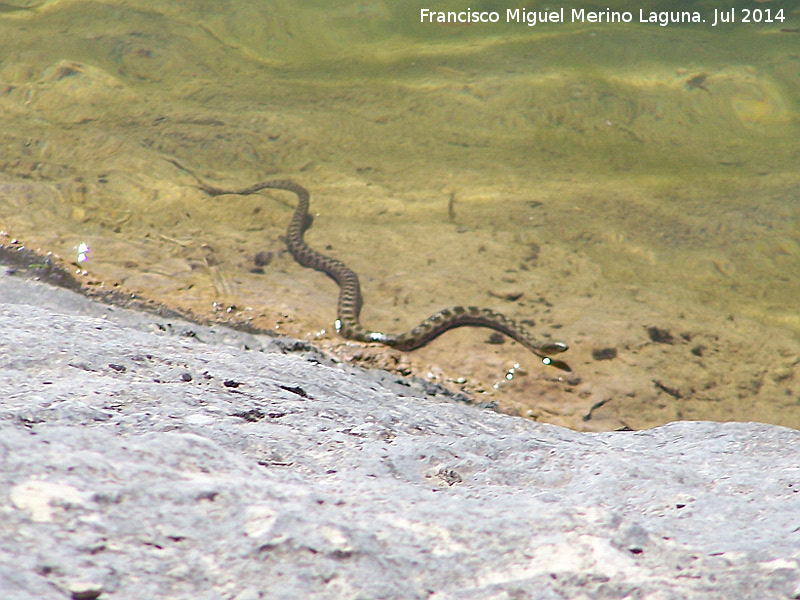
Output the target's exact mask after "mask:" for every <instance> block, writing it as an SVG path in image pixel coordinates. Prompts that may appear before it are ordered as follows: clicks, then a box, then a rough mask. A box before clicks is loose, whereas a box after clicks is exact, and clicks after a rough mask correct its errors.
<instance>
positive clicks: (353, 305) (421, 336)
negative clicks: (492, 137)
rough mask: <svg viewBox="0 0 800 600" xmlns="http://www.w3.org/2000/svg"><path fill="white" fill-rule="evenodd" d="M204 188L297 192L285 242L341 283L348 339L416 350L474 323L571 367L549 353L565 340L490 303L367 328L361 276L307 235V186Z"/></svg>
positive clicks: (342, 325)
mask: <svg viewBox="0 0 800 600" xmlns="http://www.w3.org/2000/svg"><path fill="white" fill-rule="evenodd" d="M198 181H199V183H200V188H201V189H202V190H203V191H205V192H206V193H207V194H209V195H211V196H221V195H225V194H235V195H248V194H254V193H255V192H258V191H261V190H264V189H274V190H286V191H287V192H293V193H294V194H295V195H296V196H297V199H298V203H297V208H296V209H295V211H294V214H293V215H292V220H291V221H290V223H289V229H288V230H287V231H286V246H287V248H288V249H289V252H290V253H291V255H292V256H293V257H294V259H295V260H296V261H297V262H299V263H300V264H301V265H303V266H304V267H310V268H312V269H316V270H317V271H321V272H322V273H325V274H326V275H328V276H329V277H330V278H331V279H333V280H334V281H335V282H336V283H337V284H339V305H338V310H337V314H338V318H337V319H336V330H337V331H338V332H339V333H340V334H341V335H342V336H343V337H345V338H347V339H350V340H357V341H360V342H379V343H381V344H385V345H387V346H391V347H392V348H397V349H398V350H405V351H407V350H415V349H417V348H420V347H422V346H424V345H425V344H427V343H428V342H430V341H431V340H433V339H434V338H437V337H439V336H440V335H442V334H443V333H444V332H445V331H448V330H449V329H454V328H455V327H463V326H467V325H468V326H472V327H488V328H489V329H494V330H495V331H499V332H500V333H502V334H505V335H507V336H508V337H510V338H511V339H513V340H516V341H517V342H519V343H520V344H522V345H523V346H525V348H527V349H528V350H530V351H531V352H533V353H534V354H536V355H537V356H539V357H541V358H542V362H543V363H544V364H546V365H552V366H554V367H556V368H559V369H562V370H564V371H569V370H570V368H569V366H568V365H567V364H566V363H564V362H563V361H560V360H553V359H551V358H550V356H549V355H551V354H558V353H560V352H564V351H565V350H566V349H567V345H566V344H564V343H562V342H544V343H534V342H531V341H530V340H529V339H528V338H527V337H525V336H524V335H523V334H522V330H521V329H520V327H519V326H518V325H517V324H516V323H514V322H513V321H512V320H511V319H508V318H507V317H505V316H503V315H501V314H500V313H496V312H494V311H492V310H489V309H488V308H476V307H474V306H468V307H464V306H454V307H452V308H445V309H443V310H440V311H439V312H437V313H436V314H433V315H431V316H430V317H428V318H427V319H425V320H424V321H422V323H420V324H419V325H417V326H416V327H415V328H414V329H412V330H411V331H407V332H405V333H400V334H392V333H379V332H377V331H368V330H367V329H365V328H364V327H363V326H362V325H361V322H360V321H359V314H360V313H361V303H362V298H361V285H360V284H359V282H358V275H356V274H355V273H354V272H353V271H352V270H350V269H349V268H348V267H347V266H346V265H345V264H344V263H343V262H341V261H340V260H337V259H335V258H331V257H329V256H324V255H323V254H320V253H319V252H317V251H316V250H314V249H312V248H310V247H309V246H308V245H306V243H305V241H304V240H303V234H304V233H305V230H306V228H307V227H308V226H309V223H310V217H309V214H308V206H309V201H310V198H309V194H308V191H307V190H306V189H305V188H303V187H301V186H299V185H297V184H296V183H294V182H293V181H289V180H287V179H276V180H271V181H263V182H261V183H256V184H255V185H252V186H250V187H247V188H243V189H239V190H225V189H221V188H216V187H212V186H209V185H206V184H205V183H204V182H202V181H200V180H199V179H198Z"/></svg>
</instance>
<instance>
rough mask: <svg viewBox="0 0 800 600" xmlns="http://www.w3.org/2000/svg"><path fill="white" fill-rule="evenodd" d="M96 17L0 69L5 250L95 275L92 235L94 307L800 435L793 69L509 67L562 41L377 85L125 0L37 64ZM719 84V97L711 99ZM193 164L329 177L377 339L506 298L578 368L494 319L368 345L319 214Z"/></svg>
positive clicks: (391, 75) (38, 31) (336, 216)
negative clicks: (141, 303) (291, 223)
mask: <svg viewBox="0 0 800 600" xmlns="http://www.w3.org/2000/svg"><path fill="white" fill-rule="evenodd" d="M119 10H123V9H119ZM69 18H70V9H69V7H67V6H65V7H64V8H63V10H61V9H59V10H54V11H51V12H49V13H47V16H46V18H41V19H39V20H37V21H36V22H35V23H29V24H28V29H27V30H26V31H25V32H19V31H18V30H16V29H14V30H13V31H14V32H15V33H14V34H13V35H12V33H11V31H12V27H11V23H10V22H9V21H6V22H5V23H4V22H3V21H0V24H4V26H5V27H6V28H7V29H8V31H9V34H8V36H7V38H6V39H7V40H8V41H7V42H6V44H9V45H12V44H15V45H14V48H16V49H17V50H16V53H12V54H11V56H12V58H11V59H10V60H8V61H5V62H4V63H3V65H2V69H0V81H2V83H3V84H4V85H5V89H6V92H5V94H3V95H2V97H0V108H1V109H2V112H1V113H0V114H2V117H0V118H1V119H2V124H3V126H2V132H3V133H2V134H1V135H2V141H3V145H2V155H1V156H0V165H2V174H0V229H2V230H4V232H5V233H6V235H5V236H4V237H3V238H2V239H0V242H3V243H6V244H8V243H10V242H11V240H12V239H18V240H19V241H21V242H22V243H24V244H26V245H28V246H30V247H35V248H38V249H41V250H42V251H45V252H46V251H52V252H55V253H56V254H58V255H60V256H61V257H62V258H63V262H64V264H67V265H70V263H72V262H74V261H75V260H76V258H77V248H78V245H79V244H81V243H85V244H87V245H88V246H89V247H90V248H91V250H90V252H89V254H88V257H89V259H88V260H87V261H86V262H83V263H80V264H78V263H75V264H72V265H71V266H70V268H72V269H74V270H75V271H81V272H82V274H81V275H80V277H81V280H82V282H83V283H84V284H85V286H86V287H87V288H88V289H90V290H95V291H102V290H109V289H114V290H118V291H121V292H122V293H126V294H135V295H137V296H138V297H140V298H145V299H150V300H153V301H155V302H158V303H162V304H165V305H168V306H172V307H175V308H178V309H181V310H183V311H187V312H189V313H191V314H192V315H194V316H195V317H196V318H198V319H201V320H219V321H224V322H238V323H248V324H250V325H252V326H255V327H258V328H263V329H273V330H277V331H279V332H281V333H286V334H290V335H293V336H296V337H300V338H303V339H309V340H310V341H313V342H314V343H315V344H317V345H319V346H320V347H322V348H324V349H325V350H327V351H329V352H330V353H332V354H335V355H337V356H339V357H342V358H346V359H348V360H353V361H355V362H358V363H360V364H365V365H372V366H377V367H381V368H388V369H392V370H397V371H399V372H403V373H408V374H413V375H418V376H421V377H426V378H429V379H431V380H434V381H438V382H441V383H444V384H446V385H448V386H450V387H452V388H453V389H464V390H466V391H468V392H469V393H470V394H472V395H473V396H474V397H475V399H476V400H477V401H479V402H489V403H496V404H497V405H498V406H499V408H500V409H501V410H503V411H507V412H511V413H514V414H520V415H525V416H529V417H532V418H534V419H536V420H540V421H547V422H552V423H556V424H559V425H565V426H569V427H572V428H575V429H585V430H608V429H615V428H619V427H630V428H634V429H638V428H643V427H650V426H654V425H658V424H661V423H665V422H668V421H672V420H676V419H713V420H731V419H734V420H757V421H764V422H771V423H778V424H783V425H788V426H792V427H800V411H798V399H799V398H800V374H798V362H800V344H798V331H800V317H798V314H800V313H799V312H798V310H797V309H798V306H797V300H796V298H797V297H798V295H797V294H798V291H800V290H798V289H797V287H798V286H797V280H796V276H795V274H796V273H797V272H798V268H799V267H800V244H799V243H798V242H799V241H800V240H799V239H798V234H797V218H798V214H797V212H798V208H797V203H796V202H795V201H793V199H796V194H797V192H796V190H797V189H798V188H797V183H798V182H797V175H796V173H795V172H794V169H793V168H792V165H793V164H794V162H793V161H795V162H796V157H797V154H798V142H797V139H798V137H797V135H796V130H797V125H796V123H797V116H796V112H794V111H795V110H796V109H794V108H793V104H792V102H791V98H792V95H791V92H792V90H794V91H796V86H797V83H796V82H795V84H794V85H795V88H787V86H786V79H782V77H783V75H784V74H785V73H786V72H789V71H790V69H791V68H796V67H797V65H796V64H795V63H792V62H791V61H792V60H794V59H792V58H786V59H785V61H786V62H785V63H782V62H780V61H777V60H776V59H774V57H773V63H772V67H771V70H767V69H765V68H758V67H753V66H742V65H739V64H737V63H736V62H735V61H733V60H732V59H731V60H729V62H728V63H727V64H725V65H714V69H713V70H712V69H711V68H710V67H709V66H708V65H707V64H705V63H703V56H702V55H698V56H695V58H694V60H689V59H688V58H687V56H682V55H677V56H675V58H674V63H675V65H677V66H675V65H666V66H665V65H649V66H640V67H638V68H637V69H635V70H633V71H629V72H623V71H621V70H618V69H614V68H612V67H608V66H606V68H605V69H604V70H601V69H599V68H598V69H595V70H594V71H592V72H591V74H587V73H586V72H584V71H581V70H580V69H572V70H570V69H565V68H561V69H556V68H555V67H548V66H547V65H543V64H541V63H540V62H537V61H536V60H533V59H531V60H523V59H521V58H517V59H515V60H511V59H510V58H509V59H508V60H503V56H504V54H503V52H505V53H511V54H512V55H513V53H515V52H520V55H527V54H528V53H529V52H530V53H532V54H534V55H536V56H541V55H542V51H543V49H546V48H548V46H547V42H546V41H538V42H526V43H527V44H529V45H528V46H523V48H522V49H524V50H525V52H521V50H520V47H519V44H517V45H516V46H515V45H513V44H512V45H511V46H510V47H506V48H499V49H493V50H484V52H483V53H482V54H480V55H479V56H475V55H470V54H466V55H465V54H464V53H463V52H461V51H459V50H458V48H457V47H456V46H454V47H453V48H452V49H451V50H452V51H451V52H449V53H448V52H444V51H441V50H440V52H441V54H440V55H439V56H436V57H433V58H432V57H431V56H428V57H427V58H424V59H422V58H417V60H416V61H413V60H410V59H403V58H398V59H397V60H395V61H394V62H391V63H390V64H384V65H383V66H382V67H381V66H380V65H373V69H372V71H369V70H361V71H358V70H355V69H354V73H355V72H358V73H360V75H359V76H358V77H357V78H356V77H354V76H348V75H347V73H346V71H347V69H346V67H342V66H341V65H339V68H340V69H341V71H340V72H339V73H331V70H330V69H324V70H323V72H313V71H310V70H308V69H305V68H287V67H274V66H270V65H268V64H265V62H264V61H258V60H253V59H252V57H251V56H249V55H248V54H247V53H243V52H241V51H240V50H241V49H240V48H239V49H237V48H233V47H232V46H231V44H230V43H227V42H225V40H222V38H221V36H220V35H217V36H216V37H214V36H211V35H209V33H208V32H209V31H211V32H213V31H214V30H213V28H209V25H208V24H205V25H204V26H203V27H199V28H198V27H193V26H191V25H190V24H187V23H185V22H181V21H180V20H179V19H174V18H171V17H170V18H167V17H164V16H162V17H160V19H161V20H160V21H158V22H159V27H162V28H163V32H161V33H160V34H158V35H156V34H155V33H146V35H145V34H142V31H144V32H150V31H152V30H153V29H152V28H153V27H154V25H153V20H152V15H151V17H150V18H148V17H147V15H144V16H143V15H141V14H139V13H136V15H133V13H131V15H128V18H129V19H133V20H134V21H135V20H136V19H139V20H140V22H138V23H137V25H138V30H137V31H138V33H136V32H134V33H131V30H130V27H129V26H123V25H121V24H119V23H120V22H118V21H113V22H112V21H110V20H109V21H104V20H103V19H106V18H108V17H107V16H106V15H105V13H104V11H103V10H98V11H97V14H96V18H97V19H98V23H102V24H104V29H103V33H102V34H98V35H99V37H98V38H94V39H92V38H91V36H89V37H86V36H83V37H79V36H76V38H75V39H74V40H72V42H73V43H72V44H67V47H68V48H69V51H68V52H66V51H59V50H58V49H55V48H53V49H49V48H48V47H47V46H46V45H42V46H40V47H38V49H36V50H32V49H31V48H33V47H34V46H35V43H34V42H35V39H36V38H37V36H43V37H46V35H47V32H48V31H51V30H54V29H57V28H58V27H60V26H61V25H62V23H63V22H68V21H69ZM112 23H116V25H114V24H112ZM128 23H129V22H128ZM15 36H17V37H15ZM582 39H583V38H575V39H573V40H572V43H574V44H577V43H578V41H580V40H582ZM775 39H776V40H783V38H775ZM576 40H577V41H576ZM228 41H229V40H228ZM639 41H641V40H639ZM223 42H225V43H223ZM581 43H584V42H583V41H581ZM604 43H605V44H607V45H606V46H604V47H605V48H611V47H613V42H612V41H611V40H606V41H605V42H604ZM775 43H777V42H775ZM781 43H782V42H781ZM26 45H27V47H28V49H27V50H25V49H24V48H26ZM20 48H23V49H22V50H21V49H20ZM198 48H201V49H202V51H198ZM601 48H603V46H601ZM534 51H538V54H537V53H536V52H534ZM676 52H677V51H676ZM709 53H711V51H710V50H709ZM192 57H195V58H194V60H193V59H192ZM708 60H710V59H708ZM487 65H489V66H487ZM379 67H380V68H379ZM187 69H188V71H187ZM705 71H709V73H708V76H707V77H706V78H705V79H704V83H703V88H707V89H698V88H696V87H692V86H688V85H687V84H686V82H687V81H688V80H690V79H691V78H692V75H694V74H696V73H698V72H705ZM167 83H169V85H166V84H167ZM792 131H794V132H795V134H794V135H792V133H791V132H792ZM792 157H794V158H792ZM179 165H182V166H184V167H186V168H187V169H190V170H191V171H193V172H195V173H197V174H198V175H200V176H202V177H203V178H205V179H207V180H209V181H211V182H213V183H214V184H217V185H220V186H230V187H236V186H242V185H249V184H250V183H253V182H255V181H257V180H260V179H268V178H273V177H281V178H283V177H291V178H293V179H294V180H296V181H297V182H298V183H300V184H302V185H304V186H306V187H307V188H308V189H309V190H310V191H311V194H312V206H311V210H312V212H313V213H314V216H315V220H314V223H313V227H312V228H311V230H310V231H309V232H308V234H307V241H308V242H309V244H310V245H312V246H313V247H315V248H317V249H319V250H320V251H322V252H324V253H326V254H329V255H332V256H336V257H337V258H339V259H341V260H343V261H344V262H346V263H347V264H348V265H349V266H350V267H351V268H352V269H354V270H355V271H356V272H357V273H358V274H359V276H360V278H361V282H362V287H363V291H364V295H365V306H364V309H363V313H362V318H363V321H364V322H365V324H367V325H368V326H369V327H371V328H373V329H377V330H383V331H387V330H388V331H394V332H397V331H403V330H405V329H407V328H410V327H412V326H414V325H416V324H417V323H418V322H419V321H420V320H421V319H422V318H424V317H427V316H428V315H430V314H431V313H433V312H434V311H436V310H438V309H440V308H443V307H445V306H451V305H456V304H466V305H477V306H487V307H490V308H493V309H495V310H498V311H501V312H503V313H505V314H507V315H508V316H510V317H513V318H515V319H517V320H520V321H534V322H535V327H533V329H532V331H533V333H534V335H536V336H542V337H550V338H552V339H559V340H563V341H565V342H567V343H568V344H569V345H570V350H569V351H568V352H567V353H566V354H565V355H563V358H564V360H566V361H567V362H568V363H569V364H570V365H571V366H572V368H573V372H572V373H570V374H566V373H563V372H560V371H557V370H555V369H552V368H548V367H545V366H543V365H541V364H540V362H539V360H538V359H537V357H535V356H533V355H531V354H530V353H528V352H527V351H525V350H524V349H523V348H521V347H520V346H518V345H517V344H514V343H512V342H509V341H507V342H506V343H501V344H497V343H490V342H495V341H496V340H494V339H492V338H490V334H489V332H488V331H486V330H458V331H453V332H450V333H448V334H446V335H445V336H443V337H442V338H440V339H438V340H436V341H435V342H433V343H432V344H430V345H429V346H428V347H426V348H423V349H421V350H419V351H416V352H414V353H410V354H402V353H399V352H396V351H393V350H389V349H386V348H383V347H380V346H365V345H363V344H354V343H350V342H346V341H343V340H341V339H340V338H338V337H337V336H336V334H335V332H333V331H332V323H333V320H334V319H335V305H336V296H337V292H338V290H337V289H336V286H335V284H334V283H333V282H332V281H331V280H329V279H328V278H327V277H325V276H324V275H322V274H320V273H317V272H314V271H312V270H309V269H304V268H302V267H300V266H299V265H297V264H296V263H294V261H293V260H292V258H291V257H290V256H289V255H288V254H287V253H286V252H285V250H284V242H283V235H284V232H285V228H286V225H287V224H288V220H289V218H290V216H291V212H292V210H293V208H294V201H295V199H294V197H293V196H292V195H291V194H288V193H283V192H270V193H264V194H262V195H258V196H250V197H221V198H216V199H212V198H209V197H208V196H206V195H204V194H203V193H202V192H201V191H200V190H198V189H197V187H196V185H195V183H196V182H195V181H194V179H193V178H192V177H191V176H190V175H189V174H188V173H187V172H186V171H184V170H182V169H181V168H179ZM258 253H269V254H268V255H266V256H268V257H269V258H270V260H269V262H268V264H266V265H264V266H262V267H261V268H260V269H257V268H256V265H255V263H254V259H255V257H256V255H257V254H258ZM263 256H265V255H263V254H262V257H263ZM262 262H263V261H262ZM512 372H513V378H511V379H509V378H508V376H509V374H511V373H512Z"/></svg>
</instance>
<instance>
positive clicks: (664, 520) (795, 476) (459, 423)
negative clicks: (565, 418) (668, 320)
mask: <svg viewBox="0 0 800 600" xmlns="http://www.w3.org/2000/svg"><path fill="white" fill-rule="evenodd" d="M0 331H2V335H0V394H1V395H0V464H1V465H2V472H1V473H0V510H1V511H2V521H0V598H14V599H17V600H26V599H37V600H46V599H62V598H76V599H78V598H87V599H91V598H109V599H111V598H118V599H141V598H187V599H188V598H209V599H211V598H214V599H218V598H224V599H237V600H255V599H259V598H363V599H368V598H376V599H377V598H386V599H393V598H398V599H399V598H403V599H406V598H409V599H412V598H427V599H435V600H443V599H451V598H452V599H477V598H487V599H515V600H520V599H525V598H536V599H545V600H549V599H560V598H648V599H653V600H655V599H659V600H668V599H672V598H676V599H677V598H698V599H699V598H704V599H706V598H726V599H728V598H758V599H771V598H798V597H800V568H799V566H800V494H798V492H799V491H800V466H798V458H797V457H798V450H800V432H797V431H794V430H789V429H784V428H780V427H774V426H768V425H760V424H751V423H746V424H742V423H729V424H717V423H705V422H683V423H674V424H671V425H667V426H665V427H660V428H657V429H652V430H648V431H641V432H613V433H605V434H583V433H575V432H572V431H569V430H565V429H560V428H557V427H553V426H548V425H541V424H537V423H534V422H530V421H525V420H522V419H518V418H513V417H508V416H504V415H500V414H496V413H494V412H490V411H486V410H481V409H479V408H476V407H474V406H469V405H465V404H462V403H458V402H454V401H453V399H452V398H450V397H448V396H446V395H444V394H439V395H429V394H428V393H426V390H425V387H424V386H423V385H422V384H420V383H418V382H404V381H399V380H397V379H396V378H395V377H393V376H390V375H388V374H385V373H370V372H365V371H360V370H356V369H352V368H349V367H345V366H342V365H336V364H333V363H330V362H328V361H326V360H325V359H324V358H323V357H321V356H320V355H319V354H318V353H315V352H314V351H313V350H310V349H308V348H305V347H304V346H303V345H302V344H301V345H299V346H295V347H294V349H295V350H297V352H294V353H286V350H287V348H288V349H292V345H291V344H290V343H288V344H287V342H286V341H284V340H275V339H271V338H266V337H257V336H252V335H247V334H242V333H237V332H233V331H229V330H226V329H223V328H208V327H198V326H196V325H192V324H188V323H180V322H176V321H167V320H165V319H163V318H159V317H155V316H152V315H147V314H140V313H135V312H131V311H127V310H123V309H117V308H112V307H108V306H103V305H98V304H92V303H91V302H89V301H87V300H86V299H84V298H83V297H81V296H78V295H75V294H73V293H71V292H67V291H65V290H60V289H56V288H51V287H47V286H44V285H42V284H37V283H35V282H31V281H24V280H20V279H17V278H16V277H13V276H10V275H7V274H6V275H3V276H0ZM282 351H283V352H284V353H281V352H282Z"/></svg>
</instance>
